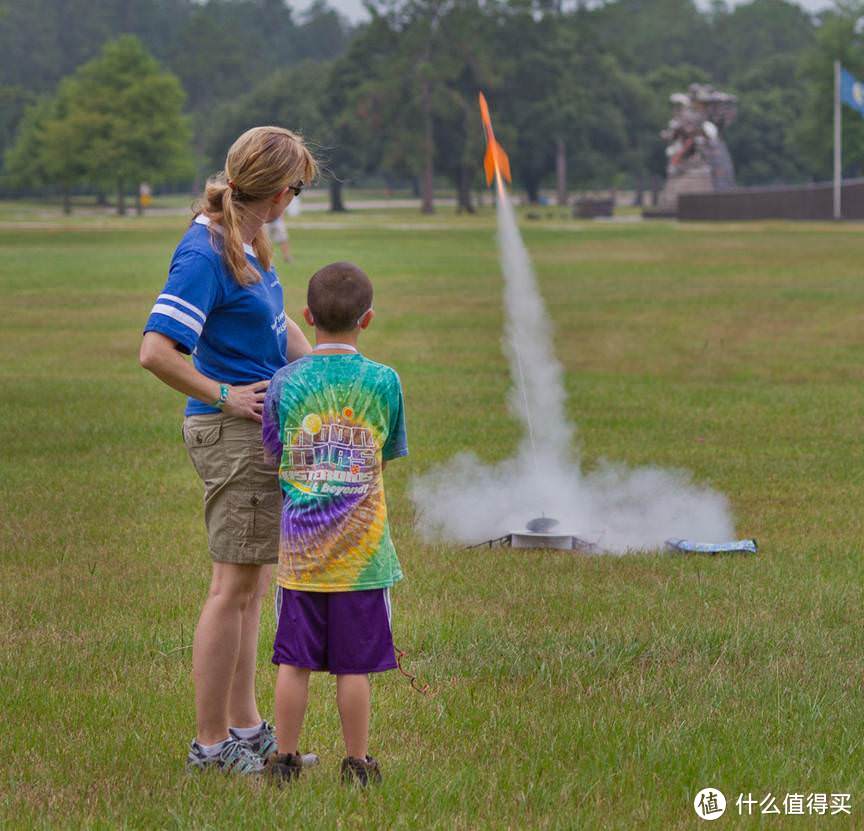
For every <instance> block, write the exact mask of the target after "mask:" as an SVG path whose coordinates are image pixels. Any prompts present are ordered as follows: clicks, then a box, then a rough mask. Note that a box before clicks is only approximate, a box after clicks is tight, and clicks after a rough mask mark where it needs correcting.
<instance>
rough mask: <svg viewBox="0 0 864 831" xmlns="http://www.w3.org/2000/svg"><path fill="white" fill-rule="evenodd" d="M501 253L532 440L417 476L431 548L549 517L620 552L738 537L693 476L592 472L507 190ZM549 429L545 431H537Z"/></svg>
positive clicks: (516, 396)
mask: <svg viewBox="0 0 864 831" xmlns="http://www.w3.org/2000/svg"><path fill="white" fill-rule="evenodd" d="M498 246H499V252H500V256H501V267H502V270H503V273H504V305H505V309H506V325H505V333H504V346H505V352H506V355H507V358H508V360H509V362H510V374H511V376H512V379H513V388H512V390H511V394H510V406H511V408H512V410H513V412H514V414H515V415H516V417H517V418H518V419H519V420H520V421H521V422H522V424H523V426H524V428H525V433H524V435H523V438H522V441H521V443H520V445H519V449H518V451H517V453H516V455H515V456H514V457H513V458H510V459H506V460H505V461H503V462H499V463H497V464H492V465H488V464H484V463H483V462H482V461H480V459H479V458H478V457H477V456H475V455H474V454H473V453H462V454H459V455H457V456H455V457H454V458H453V459H451V460H450V461H449V462H445V463H444V464H442V465H439V466H437V467H434V468H433V469H432V470H430V471H429V472H428V473H426V474H425V475H423V476H420V477H418V478H415V480H414V481H413V483H412V487H411V495H412V498H413V500H414V504H415V507H416V510H417V530H418V532H419V533H420V535H421V536H422V537H423V538H424V539H425V540H427V541H434V540H444V541H450V542H457V543H464V544H471V543H478V542H482V541H483V540H487V539H494V538H498V537H502V536H504V535H505V534H508V533H510V532H513V531H518V530H522V529H524V528H525V523H526V522H527V521H528V520H530V519H532V518H534V517H537V516H540V515H541V514H545V515H546V516H547V517H554V518H556V519H557V520H559V523H560V524H559V526H558V527H557V528H556V529H555V530H556V531H559V530H560V532H561V533H566V534H575V535H576V536H578V537H580V538H582V539H585V540H588V541H590V542H595V543H596V544H597V546H598V547H599V548H600V549H602V550H604V551H608V552H613V553H623V552H626V551H628V550H634V549H654V548H659V547H661V546H662V545H663V543H664V542H665V541H666V540H667V539H669V538H670V537H680V538H685V539H691V540H699V541H701V542H722V541H725V540H730V539H732V537H733V535H734V526H733V523H732V519H731V516H730V511H729V506H728V503H727V500H726V497H725V496H723V494H721V493H718V492H716V491H713V490H711V489H710V488H707V487H703V486H701V485H697V484H695V483H694V482H693V481H692V479H691V477H690V475H689V474H688V473H686V472H684V471H669V470H660V469H657V468H652V467H642V468H637V469H628V468H627V467H626V466H624V465H616V464H611V463H602V464H601V465H600V466H599V467H598V468H597V469H596V470H593V471H591V472H590V473H587V474H586V473H583V472H582V469H581V466H580V460H579V458H578V454H577V453H576V451H575V450H574V448H573V434H574V425H573V424H572V423H571V422H570V421H569V420H568V418H567V415H566V408H565V393H564V385H563V383H562V374H563V368H562V366H561V364H560V363H559V362H558V359H557V358H556V357H555V354H554V351H553V348H552V336H551V325H550V322H549V318H548V316H547V314H546V309H545V307H544V305H543V300H542V298H541V297H540V292H539V291H538V288H537V281H536V278H535V276H534V270H533V268H532V266H531V260H530V258H529V257H528V252H527V250H526V249H525V245H524V243H523V242H522V237H521V235H520V233H519V228H518V226H517V224H516V217H515V214H514V212H513V207H512V205H511V204H510V199H509V197H508V196H507V194H506V192H505V191H504V188H503V186H502V185H500V184H499V188H498ZM540 421H542V425H543V427H542V430H537V429H536V427H535V425H536V424H537V422H540ZM532 422H533V423H532Z"/></svg>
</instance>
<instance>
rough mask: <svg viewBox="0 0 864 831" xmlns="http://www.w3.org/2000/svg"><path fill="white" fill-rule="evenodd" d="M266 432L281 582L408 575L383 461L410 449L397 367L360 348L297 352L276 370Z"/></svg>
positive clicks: (371, 585) (300, 585)
mask: <svg viewBox="0 0 864 831" xmlns="http://www.w3.org/2000/svg"><path fill="white" fill-rule="evenodd" d="M263 430H264V446H265V447H266V448H267V450H268V451H269V452H270V453H271V454H272V455H273V456H274V457H276V458H277V459H278V460H279V481H280V483H281V486H282V492H283V495H284V501H283V506H282V533H281V539H280V543H279V569H278V572H277V577H276V580H277V582H278V584H279V585H280V586H282V587H283V588H286V589H297V590H303V591H334V592H335V591H356V590H360V589H377V588H385V587H387V586H392V585H393V584H394V583H395V582H396V581H397V580H401V579H402V569H401V567H400V565H399V559H398V558H397V556H396V549H395V548H394V547H393V541H392V539H391V538H390V526H389V523H388V521H387V502H386V499H385V496H384V482H383V477H382V464H381V463H382V461H387V460H389V459H395V458H398V457H399V456H405V455H407V453H408V448H407V444H406V436H405V415H404V406H403V400H402V387H401V385H400V383H399V376H398V375H397V374H396V372H395V371H394V370H392V369H391V368H390V367H388V366H384V365H383V364H378V363H375V362H374V361H370V360H368V359H367V358H364V357H363V356H362V355H356V354H351V355H342V354H340V355H308V356H306V357H304V358H300V359H299V360H297V361H294V362H293V363H291V364H289V365H288V366H286V367H284V368H283V369H281V370H279V372H277V373H276V374H275V375H274V376H273V380H272V381H271V382H270V387H269V388H268V390H267V398H266V400H265V403H264V425H263Z"/></svg>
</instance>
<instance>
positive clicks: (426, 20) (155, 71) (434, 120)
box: [0, 0, 864, 211]
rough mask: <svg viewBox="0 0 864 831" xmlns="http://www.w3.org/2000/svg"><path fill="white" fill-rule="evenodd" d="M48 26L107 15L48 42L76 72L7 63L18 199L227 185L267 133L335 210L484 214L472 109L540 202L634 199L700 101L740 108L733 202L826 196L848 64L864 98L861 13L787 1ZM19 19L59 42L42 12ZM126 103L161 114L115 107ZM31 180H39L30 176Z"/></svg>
mask: <svg viewBox="0 0 864 831" xmlns="http://www.w3.org/2000/svg"><path fill="white" fill-rule="evenodd" d="M18 5H19V4H16V6H15V7H16V9H17V8H18ZM40 5H41V6H43V7H47V6H52V7H54V8H58V7H61V6H62V7H65V8H66V9H67V11H68V10H72V9H74V7H76V6H78V5H81V6H84V5H87V6H88V7H96V6H99V7H102V6H104V7H105V9H106V14H105V15H104V16H102V17H100V18H99V21H100V26H101V28H100V27H98V26H96V25H95V24H93V23H92V21H91V22H90V23H88V25H86V26H85V25H84V24H81V25H80V26H78V28H77V29H76V28H75V27H74V26H73V27H70V31H69V32H64V33H63V35H62V36H61V35H60V33H59V32H54V33H53V34H50V35H49V34H45V33H44V32H43V33H42V34H41V35H40V36H39V37H41V38H42V39H43V40H42V41H39V38H38V37H37V38H36V40H37V41H38V42H50V43H54V44H55V45H56V44H57V43H59V42H67V46H68V49H67V51H66V52H64V53H63V54H62V55H61V54H60V53H59V52H57V50H55V51H53V52H52V51H51V50H48V51H47V52H46V54H44V55H35V54H33V50H32V49H31V50H28V53H29V57H28V56H27V55H25V54H24V53H23V52H22V51H21V46H22V45H21V43H20V42H17V41H16V42H17V46H16V47H15V48H16V49H18V51H17V52H16V51H15V50H14V49H13V50H12V52H7V51H5V50H4V49H0V66H2V69H3V72H4V74H3V76H2V77H3V79H4V83H3V86H0V113H2V112H4V107H5V111H6V112H11V113H12V116H13V117H12V121H14V127H10V126H7V127H6V128H5V129H0V141H4V140H5V141H6V143H7V145H9V149H8V150H7V153H6V156H5V177H4V178H5V179H6V180H7V181H10V178H9V177H11V178H12V179H14V178H15V177H16V176H18V177H19V181H24V179H26V178H27V177H26V176H25V177H24V179H22V178H21V174H22V173H27V174H28V175H29V176H30V178H29V181H30V182H31V183H37V182H39V181H43V182H44V181H51V182H54V183H55V184H58V185H59V186H63V187H66V188H67V189H68V187H71V186H72V185H73V184H74V183H76V182H84V181H86V182H89V183H91V184H92V183H98V184H99V186H100V187H101V188H103V189H104V188H105V187H107V186H108V181H109V180H110V181H112V182H114V184H115V185H117V186H118V193H119V190H120V189H122V188H123V183H131V182H134V181H135V180H136V178H138V179H140V178H150V179H153V180H156V181H158V180H160V179H161V180H170V179H172V178H173V179H174V180H178V179H183V178H184V177H185V178H191V176H192V172H193V171H194V170H195V169H198V170H205V169H206V170H210V169H218V168H219V167H220V166H221V164H222V162H223V160H224V157H225V151H226V149H227V147H228V145H229V144H230V142H231V141H232V140H233V138H235V137H236V136H237V135H238V134H239V133H240V132H242V130H244V129H246V128H247V127H249V126H251V125H254V124H258V123H265V122H273V123H279V124H283V125H286V126H289V127H291V128H293V129H297V130H299V131H300V132H302V133H303V134H304V135H305V136H306V138H307V139H308V140H309V141H310V142H311V143H313V145H315V146H316V147H317V152H318V154H319V156H320V157H321V158H322V161H323V163H324V168H325V171H326V173H327V180H328V183H329V186H330V191H331V207H333V208H334V209H337V210H338V209H340V208H341V207H342V196H341V189H342V185H343V184H344V183H345V182H350V181H354V180H356V179H358V178H360V177H363V176H367V175H369V174H371V173H376V174H379V175H381V174H383V175H385V176H391V177H394V178H400V179H410V180H412V181H414V182H415V183H416V187H417V190H418V192H419V193H420V195H421V196H422V202H423V207H424V210H427V211H428V210H432V209H433V205H434V193H433V190H434V185H435V183H436V182H439V183H440V182H441V181H442V180H445V179H446V180H447V181H449V182H450V183H451V185H452V187H453V188H454V189H455V191H456V192H457V193H458V196H459V206H460V209H462V210H469V211H470V210H473V198H472V193H473V191H474V189H475V188H476V187H477V186H478V184H479V161H478V160H479V159H480V158H481V157H482V150H483V135H482V132H481V130H480V127H479V119H478V115H477V103H476V101H477V99H476V93H477V90H478V89H483V90H484V91H485V92H486V94H487V97H488V98H489V100H490V104H491V105H492V111H493V116H494V118H495V123H496V133H497V134H499V139H500V141H501V142H502V144H503V145H504V146H505V147H506V148H507V149H508V151H509V154H510V158H511V162H512V167H513V172H514V176H515V179H516V181H517V183H518V184H519V186H521V187H522V188H524V189H525V191H526V192H527V194H528V196H529V198H531V199H532V200H535V199H537V198H538V196H539V192H540V188H541V187H543V186H546V185H548V184H550V183H552V182H554V181H555V179H556V172H557V173H558V178H559V179H561V173H562V172H564V179H563V181H564V182H565V183H566V184H567V185H568V186H569V187H580V188H594V187H611V186H621V187H634V188H637V189H640V188H642V187H645V186H647V183H648V182H649V181H650V179H651V177H656V176H661V175H662V174H663V171H664V168H665V157H664V153H663V146H662V142H661V141H660V140H659V138H658V132H659V131H660V129H662V127H663V126H664V125H665V123H666V121H667V119H668V117H669V106H668V97H669V94H670V93H672V92H675V91H680V90H684V89H686V87H687V86H688V85H689V84H690V83H692V82H703V83H713V84H714V85H715V86H718V87H721V88H723V89H724V90H726V91H729V92H733V93H735V94H737V95H738V96H739V115H738V119H737V121H736V122H735V123H734V124H733V125H732V126H731V127H730V128H729V131H728V134H727V142H728V144H729V147H730V151H731V153H732V157H733V159H734V160H735V164H736V172H737V178H738V181H739V183H741V184H770V183H780V182H800V181H807V180H812V179H819V178H827V177H828V176H829V174H830V164H831V107H832V89H831V85H832V73H831V64H832V62H833V61H834V60H835V59H840V60H842V61H843V62H844V65H845V66H846V67H847V68H848V69H850V70H851V71H852V72H853V73H858V74H859V76H864V49H862V41H861V37H860V36H859V34H858V33H857V32H858V30H859V29H860V28H861V27H860V26H858V16H857V12H855V11H854V10H853V9H852V8H851V7H849V6H845V5H844V6H842V7H840V6H838V7H837V8H836V9H833V10H829V11H827V12H823V13H821V14H820V15H818V16H813V15H810V14H808V13H806V12H805V11H804V10H802V9H801V8H800V7H799V6H797V5H795V4H793V3H791V2H786V0H753V1H752V2H750V3H746V4H743V5H738V6H735V7H730V6H727V5H725V4H724V3H722V2H719V0H718V2H715V3H714V4H713V5H711V6H710V8H708V9H707V10H704V9H700V7H698V6H696V4H695V3H694V2H693V0H608V1H607V2H604V3H600V4H596V5H590V6H589V5H586V4H583V3H577V4H569V3H566V2H563V0H367V2H366V6H367V8H368V10H369V13H370V20H369V22H368V23H364V24H362V25H360V26H357V27H355V28H354V29H353V30H352V29H349V28H348V27H347V25H346V24H345V23H344V21H342V20H341V19H340V18H339V16H338V15H336V14H335V13H334V12H333V11H332V10H331V9H329V8H328V7H327V6H326V5H325V4H324V2H323V0H322V1H321V2H318V3H316V4H314V5H313V6H312V8H311V9H310V11H309V12H308V13H307V14H306V16H305V17H303V18H302V19H300V20H295V18H294V16H293V15H292V13H291V11H290V9H289V8H288V7H287V6H286V5H285V4H284V3H283V2H281V0H210V2H207V3H199V2H191V0H110V2H109V1H108V0H100V2H98V3H97V2H92V0H91V2H90V3H85V0H38V2H36V0H33V1H32V2H31V6H28V7H27V8H28V9H31V8H32V7H39V6H40ZM22 8H24V7H23V6H22ZM43 11H44V9H43ZM109 12H110V13H109ZM17 14H18V15H19V17H22V16H23V17H27V19H28V20H29V21H30V22H29V24H28V25H31V26H35V25H36V24H37V22H38V23H39V25H40V26H42V25H43V24H44V20H43V19H42V17H41V16H40V15H39V14H38V11H26V12H24V11H21V10H20V9H19V11H18V12H17ZM28 16H29V17H28ZM84 16H85V17H86V16H87V15H86V14H85V15H84ZM11 17H12V18H14V15H12V16H11ZM13 22H14V21H13ZM18 22H19V23H20V24H21V25H24V23H25V22H26V21H23V19H21V20H19V21H18ZM10 26H11V23H10V14H7V15H6V16H5V17H0V46H6V45H9V44H12V41H13V40H15V39H14V38H12V37H11V35H10ZM162 27H165V28H164V32H163V29H162ZM40 31H41V30H40ZM120 31H131V32H132V34H134V35H136V37H135V38H133V37H131V36H126V37H123V38H121V39H120V40H119V41H112V42H110V43H108V45H105V46H103V45H102V44H101V43H100V44H99V45H100V46H101V48H102V52H101V53H99V54H96V49H95V47H94V44H95V43H96V41H98V40H99V38H103V37H104V38H105V39H108V40H110V39H111V38H110V36H111V35H116V34H117V33H118V32H120ZM160 32H162V33H163V34H165V36H164V37H160ZM19 34H20V32H19ZM52 38H53V39H52ZM46 39H47V40H46ZM64 39H65V41H64ZM19 41H20V38H19ZM31 44H32V40H31ZM88 50H89V51H90V52H91V53H93V54H91V56H90V58H89V60H87V61H84V62H83V63H79V64H76V65H75V66H74V68H72V64H73V63H74V61H75V60H77V58H76V56H83V55H85V54H87V51H88ZM55 52H56V54H55ZM94 55H95V56H94ZM28 60H29V61H30V65H29V67H28V65H27V61H28ZM12 64H14V67H13V66H12ZM13 69H14V71H12V70H13ZM123 79H126V80H123ZM127 82H128V84H129V85H130V88H132V87H135V88H137V93H136V94H140V95H141V96H142V100H144V101H145V102H146V101H149V102H150V103H151V104H152V109H150V110H148V109H147V108H146V107H144V109H143V110H136V109H135V106H137V105H133V104H132V101H133V99H134V97H135V96H134V95H132V93H129V94H126V95H122V94H120V93H119V90H120V89H121V87H122V88H123V89H126V87H123V84H125V83H127ZM40 95H41V97H40ZM28 96H29V98H30V100H29V101H27V104H26V105H22V106H20V107H19V111H18V112H17V117H15V116H16V113H15V112H13V111H14V109H15V102H19V103H20V101H22V100H25V99H27V98H28ZM4 102H5V103H4ZM10 102H12V103H10ZM88 102H89V103H88ZM112 105H116V107H115V109H117V110H118V112H114V111H113V110H112ZM123 106H126V107H127V111H126V112H123ZM46 125H47V126H46ZM844 130H845V133H846V134H845V135H844V146H845V148H846V150H847V152H846V159H847V160H848V163H849V164H848V170H847V173H857V172H858V169H859V163H858V161H857V160H858V159H860V158H861V153H860V151H861V150H864V124H862V121H861V120H860V119H856V118H846V119H844ZM94 136H95V137H97V138H98V139H99V140H98V141H94V140H92V139H93V137H94ZM4 137H5V138H4ZM28 137H30V138H28ZM36 137H38V138H39V141H41V146H40V147H39V148H38V152H36V153H35V156H34V153H33V150H34V141H35V140H36ZM82 137H84V138H83V139H82ZM88 137H89V138H88ZM112 137H114V138H112ZM115 139H116V140H115ZM76 141H78V142H79V144H76V143H75V142H76ZM154 147H155V148H159V149H158V150H157V151H154V152H149V153H148V151H147V148H154ZM73 148H74V149H75V151H76V152H73ZM190 148H191V151H190ZM64 154H65V156H64ZM32 158H41V159H42V160H43V162H42V163H41V169H36V170H30V171H29V173H28V168H27V165H28V160H31V161H32ZM64 159H65V161H64ZM136 159H137V160H136ZM160 160H162V162H163V164H162V165H161V167H160ZM33 166H34V165H33V164H32V163H31V167H33ZM35 167H37V168H38V167H39V165H38V164H37V165H35ZM40 177H41V178H40ZM62 177H66V178H65V179H62Z"/></svg>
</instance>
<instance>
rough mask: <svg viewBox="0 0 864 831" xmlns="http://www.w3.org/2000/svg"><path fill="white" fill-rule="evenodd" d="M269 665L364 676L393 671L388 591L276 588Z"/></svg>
mask: <svg viewBox="0 0 864 831" xmlns="http://www.w3.org/2000/svg"><path fill="white" fill-rule="evenodd" d="M276 621H277V623H276V640H275V642H274V644H273V663H274V664H290V665H291V666H295V667H301V668H302V669H312V670H317V671H324V672H330V674H331V675H365V674H366V673H368V672H383V671H384V670H385V669H396V653H395V651H394V650H393V636H392V634H391V633H390V589H368V590H364V591H354V592H305V591H294V590H292V589H283V588H282V587H281V586H277V587H276Z"/></svg>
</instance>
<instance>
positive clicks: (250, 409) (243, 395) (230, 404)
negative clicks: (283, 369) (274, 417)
mask: <svg viewBox="0 0 864 831" xmlns="http://www.w3.org/2000/svg"><path fill="white" fill-rule="evenodd" d="M269 385H270V382H269V381H256V382H255V383H254V384H248V385H247V386H245V387H229V388H228V400H227V401H226V402H225V404H224V406H223V407H222V412H224V413H227V414H228V415H231V416H237V417H238V418H249V419H252V421H258V422H260V421H261V414H262V413H263V412H264V396H265V395H267V387H268V386H269Z"/></svg>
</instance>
